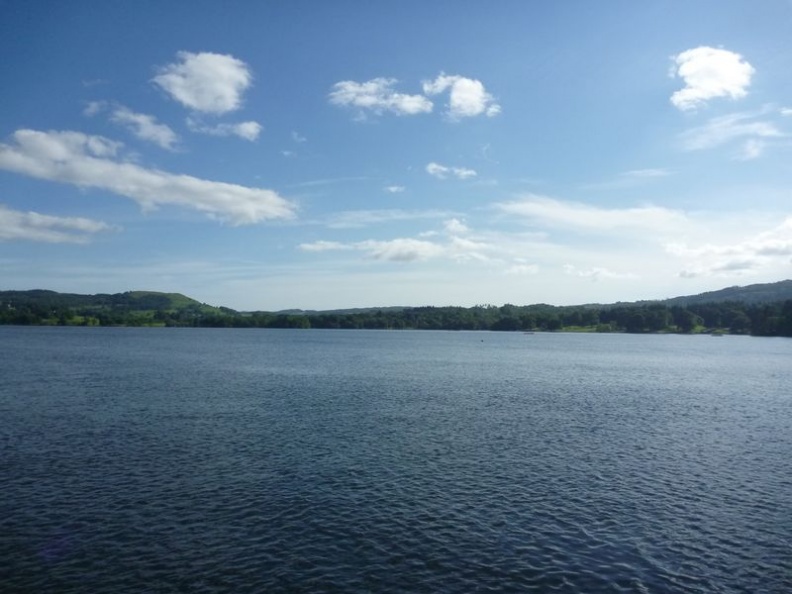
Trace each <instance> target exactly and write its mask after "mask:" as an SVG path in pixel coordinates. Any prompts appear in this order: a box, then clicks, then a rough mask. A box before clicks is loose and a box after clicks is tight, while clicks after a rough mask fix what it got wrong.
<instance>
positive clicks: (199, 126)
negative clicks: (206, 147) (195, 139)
mask: <svg viewBox="0 0 792 594" xmlns="http://www.w3.org/2000/svg"><path fill="white" fill-rule="evenodd" d="M187 127H188V128H189V129H190V130H191V131H192V132H198V133H200V134H209V135H210V136H238V137H239V138H242V139H244V140H249V141H251V142H253V141H254V140H256V139H257V138H258V137H259V134H260V133H261V130H262V127H261V124H259V123H258V122H252V121H251V122H239V123H237V124H216V125H214V126H208V125H206V124H204V123H203V122H201V121H200V120H198V119H196V118H187Z"/></svg>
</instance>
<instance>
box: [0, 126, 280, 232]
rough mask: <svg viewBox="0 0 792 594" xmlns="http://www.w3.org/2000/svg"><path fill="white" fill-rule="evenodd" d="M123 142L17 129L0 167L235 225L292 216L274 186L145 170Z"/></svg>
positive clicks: (0, 152)
mask: <svg viewBox="0 0 792 594" xmlns="http://www.w3.org/2000/svg"><path fill="white" fill-rule="evenodd" d="M121 148H122V145H121V143H118V142H114V141H111V140H108V139H106V138H103V137H101V136H88V135H85V134H82V133H80V132H69V131H66V132H52V131H50V132H40V131H36V130H17V131H16V132H15V133H14V134H13V143H12V144H0V169H5V170H7V171H13V172H15V173H20V174H22V175H27V176H30V177H35V178H38V179H46V180H50V181H56V182H61V183H66V184H71V185H74V186H77V187H81V188H98V189H102V190H106V191H109V192H112V193H114V194H117V195H119V196H124V197H126V198H131V199H132V200H134V201H135V202H137V203H138V204H140V205H141V207H143V208H144V209H149V210H150V209H154V208H156V207H158V206H163V205H173V206H180V207H183V208H190V209H195V210H198V211H201V212H204V213H206V214H207V215H209V216H210V217H212V218H215V219H218V220H221V221H226V222H229V223H231V224H234V225H243V224H250V223H256V222H259V221H262V220H265V219H286V218H291V217H293V216H294V213H295V206H294V205H293V204H292V203H290V202H289V201H287V200H285V199H283V198H281V197H280V196H279V195H278V194H277V193H275V192H273V191H272V190H266V189H262V188H251V187H246V186H240V185H236V184H230V183H224V182H217V181H210V180H205V179H200V178H197V177H192V176H189V175H178V174H173V173H167V172H164V171H159V170H157V169H146V168H144V167H141V166H139V165H136V164H134V163H130V162H126V161H123V160H120V159H119V158H118V154H119V152H120V150H121Z"/></svg>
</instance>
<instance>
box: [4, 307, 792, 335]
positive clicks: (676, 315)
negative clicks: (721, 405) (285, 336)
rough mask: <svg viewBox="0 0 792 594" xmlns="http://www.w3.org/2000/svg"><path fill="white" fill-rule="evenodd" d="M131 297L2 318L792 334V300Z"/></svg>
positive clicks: (8, 310)
mask: <svg viewBox="0 0 792 594" xmlns="http://www.w3.org/2000/svg"><path fill="white" fill-rule="evenodd" d="M150 305H152V306H154V307H155V309H144V308H141V307H129V306H128V305H125V304H112V303H110V304H103V305H101V306H97V305H95V304H92V305H90V306H83V307H81V306H79V305H72V304H64V303H59V302H57V301H50V302H48V301H42V300H31V301H25V299H24V298H17V299H12V300H5V301H0V324H17V325H62V326H80V325H82V326H167V327H202V328H327V329H387V330H490V331H523V332H539V331H579V332H630V333H652V332H655V333H657V332H678V333H701V332H717V333H730V334H752V335H756V336H792V300H785V301H777V302H773V303H763V304H750V303H749V304H746V303H743V302H739V301H727V302H714V303H696V304H688V305H687V306H682V305H668V304H664V303H637V304H616V305H603V306H591V305H585V306H552V305H544V304H540V305H528V306H517V305H511V304H506V305H503V306H500V307H498V306H494V305H478V306H475V307H410V308H403V309H393V308H388V309H371V310H364V311H356V312H352V313H339V312H315V313H272V312H252V313H240V312H237V311H234V310H231V309H227V308H222V307H221V308H207V307H205V306H201V305H196V304H191V305H188V306H187V307H182V308H179V309H165V308H163V307H158V306H161V305H164V303H162V304H160V303H155V301H154V300H153V299H152V300H151V302H150Z"/></svg>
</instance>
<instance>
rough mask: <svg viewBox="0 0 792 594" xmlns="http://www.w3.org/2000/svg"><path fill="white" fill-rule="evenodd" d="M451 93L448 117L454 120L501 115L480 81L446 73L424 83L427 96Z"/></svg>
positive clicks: (499, 108)
mask: <svg viewBox="0 0 792 594" xmlns="http://www.w3.org/2000/svg"><path fill="white" fill-rule="evenodd" d="M445 91H449V101H448V111H447V112H446V113H447V115H448V117H449V118H450V119H452V120H459V119H461V118H470V117H474V116H478V115H482V114H484V115H486V116H487V117H493V116H496V115H498V114H499V113H500V111H501V107H500V105H498V103H496V101H495V99H494V97H493V96H492V95H490V94H489V93H488V92H487V91H486V89H485V88H484V85H483V84H482V83H481V81H479V80H475V79H472V78H465V77H464V76H458V75H453V76H449V75H446V74H444V73H440V75H439V76H438V77H437V78H436V79H434V80H433V81H424V83H423V92H424V93H426V94H427V95H438V94H440V93H443V92H445Z"/></svg>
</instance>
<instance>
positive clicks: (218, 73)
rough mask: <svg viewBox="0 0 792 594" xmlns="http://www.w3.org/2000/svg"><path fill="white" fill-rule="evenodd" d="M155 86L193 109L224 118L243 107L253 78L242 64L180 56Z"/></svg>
mask: <svg viewBox="0 0 792 594" xmlns="http://www.w3.org/2000/svg"><path fill="white" fill-rule="evenodd" d="M176 57H177V61H176V62H173V63H171V64H167V65H165V66H163V67H161V68H160V69H159V72H158V74H157V76H155V77H154V78H153V79H152V82H154V84H156V85H157V86H159V87H160V88H162V89H163V90H164V91H165V92H166V93H168V94H169V95H170V96H171V97H172V98H173V99H175V100H176V101H178V102H179V103H181V104H182V105H184V106H185V107H187V108H189V109H193V110H195V111H200V112H204V113H211V114H223V113H227V112H229V111H234V110H236V109H239V108H240V107H241V106H242V96H243V94H244V92H245V91H246V90H247V89H248V88H249V87H250V85H251V84H252V81H253V75H252V74H251V72H250V68H249V67H248V65H247V64H245V63H244V62H243V61H242V60H238V59H237V58H234V57H233V56H230V55H225V54H214V53H210V52H201V53H197V54H194V53H191V52H179V53H178V54H177V55H176Z"/></svg>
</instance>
